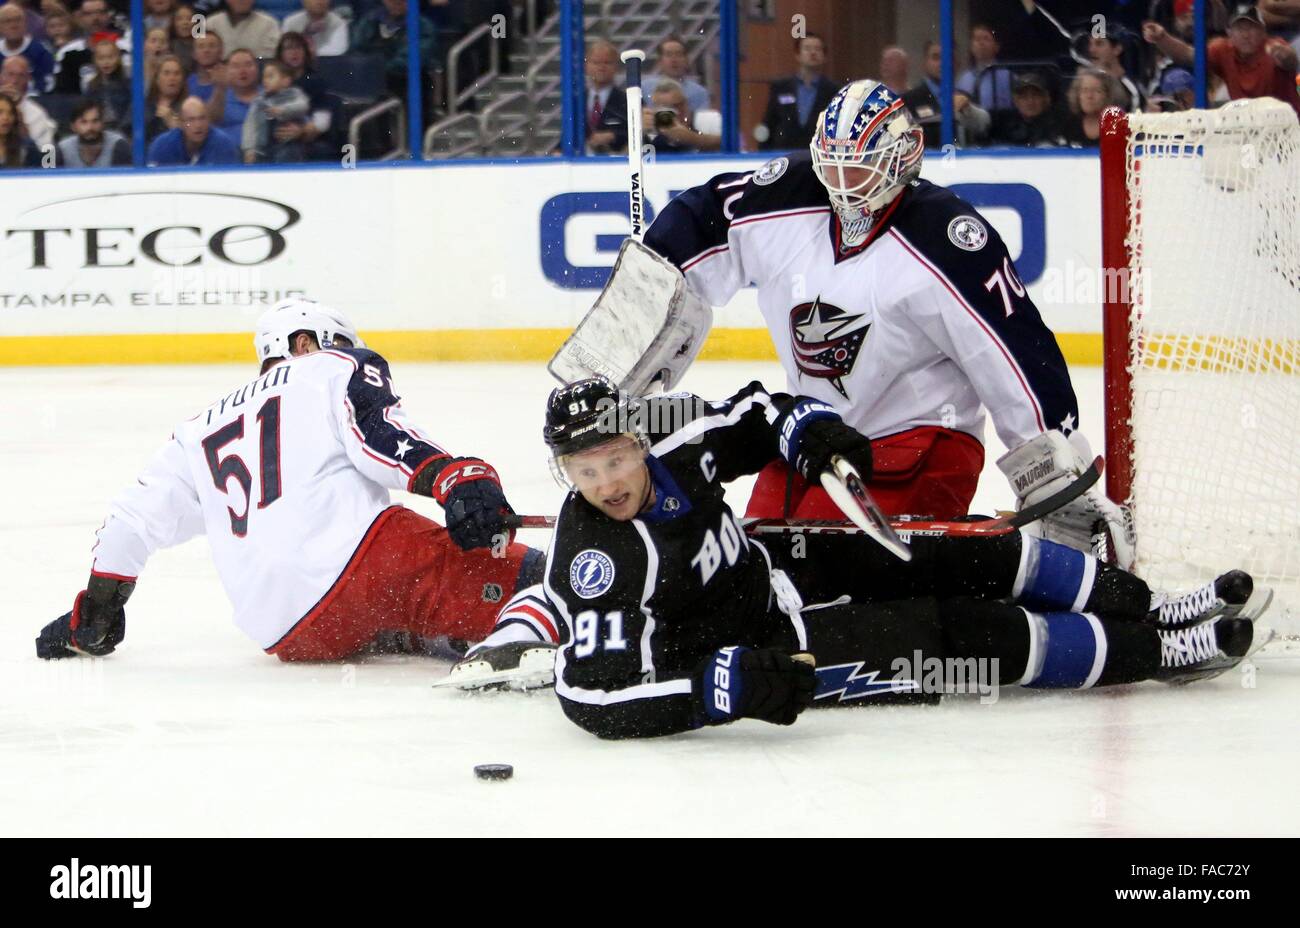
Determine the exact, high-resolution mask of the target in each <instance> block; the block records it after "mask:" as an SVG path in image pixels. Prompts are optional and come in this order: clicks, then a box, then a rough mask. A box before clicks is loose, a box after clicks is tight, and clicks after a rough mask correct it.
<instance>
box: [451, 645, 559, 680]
mask: <svg viewBox="0 0 1300 928" xmlns="http://www.w3.org/2000/svg"><path fill="white" fill-rule="evenodd" d="M554 683H555V645H553V644H543V643H541V642H535V641H512V642H510V643H509V644H503V645H498V646H497V647H489V648H479V649H478V650H477V651H475V652H474V653H473V654H471V655H469V656H467V657H465V658H464V660H461V661H459V662H457V663H456V664H455V665H454V666H453V667H452V668H451V671H450V672H449V673H448V674H447V676H446V678H445V679H443V680H439V681H438V682H437V683H435V684H433V685H434V686H435V687H439V688H441V687H452V688H454V689H458V690H466V691H470V690H536V689H542V688H543V687H547V686H552V685H553V684H554Z"/></svg>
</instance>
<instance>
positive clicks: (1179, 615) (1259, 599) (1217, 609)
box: [1148, 570, 1273, 628]
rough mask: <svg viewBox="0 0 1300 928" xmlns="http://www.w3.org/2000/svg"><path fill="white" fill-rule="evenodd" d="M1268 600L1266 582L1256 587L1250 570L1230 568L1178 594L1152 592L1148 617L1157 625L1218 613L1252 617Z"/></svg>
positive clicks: (1185, 623)
mask: <svg viewBox="0 0 1300 928" xmlns="http://www.w3.org/2000/svg"><path fill="white" fill-rule="evenodd" d="M1272 602H1273V591H1272V590H1271V589H1269V588H1268V587H1266V586H1262V587H1259V588H1258V589H1256V587H1255V581H1254V580H1252V579H1251V576H1250V574H1248V573H1246V572H1245V571H1244V570H1230V571H1228V572H1227V573H1226V574H1223V575H1222V576H1221V577H1219V578H1218V579H1217V580H1214V581H1213V582H1211V583H1207V584H1205V585H1204V586H1202V587H1198V588H1197V589H1195V590H1192V591H1191V592H1190V593H1184V594H1183V595H1182V596H1174V597H1169V596H1168V595H1167V594H1163V593H1157V594H1155V595H1154V596H1153V597H1152V608H1151V612H1150V613H1148V619H1149V620H1150V621H1151V622H1152V623H1153V624H1155V625H1156V626H1157V627H1159V628H1186V627H1187V626H1189V625H1194V624H1196V623H1197V622H1204V621H1205V620H1206V619H1213V618H1216V617H1218V616H1222V617H1224V618H1229V619H1231V618H1241V619H1251V620H1254V619H1256V618H1258V617H1259V616H1260V615H1262V614H1263V612H1264V610H1265V609H1267V608H1268V607H1269V604H1270V603H1272Z"/></svg>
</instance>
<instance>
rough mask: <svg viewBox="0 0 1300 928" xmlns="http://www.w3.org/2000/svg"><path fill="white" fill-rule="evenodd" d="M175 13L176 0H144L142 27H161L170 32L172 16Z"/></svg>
mask: <svg viewBox="0 0 1300 928" xmlns="http://www.w3.org/2000/svg"><path fill="white" fill-rule="evenodd" d="M175 13H176V0H144V29H145V32H149V31H150V30H152V29H162V30H163V31H164V32H168V33H170V32H171V29H172V16H173V15H174V14H175Z"/></svg>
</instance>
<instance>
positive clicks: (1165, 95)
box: [1147, 68, 1196, 113]
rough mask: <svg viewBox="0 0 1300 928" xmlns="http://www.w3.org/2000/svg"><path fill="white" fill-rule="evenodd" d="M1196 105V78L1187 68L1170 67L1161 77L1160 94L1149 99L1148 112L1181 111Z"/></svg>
mask: <svg viewBox="0 0 1300 928" xmlns="http://www.w3.org/2000/svg"><path fill="white" fill-rule="evenodd" d="M1195 105H1196V79H1195V78H1194V77H1193V76H1192V72H1191V71H1188V70H1187V69H1186V68H1170V69H1169V70H1167V71H1165V73H1164V76H1163V77H1162V78H1161V79H1160V94H1159V96H1156V97H1151V98H1149V99H1148V101H1147V112H1150V113H1179V112H1182V111H1184V110H1190V109H1191V108H1192V107H1194V106H1195Z"/></svg>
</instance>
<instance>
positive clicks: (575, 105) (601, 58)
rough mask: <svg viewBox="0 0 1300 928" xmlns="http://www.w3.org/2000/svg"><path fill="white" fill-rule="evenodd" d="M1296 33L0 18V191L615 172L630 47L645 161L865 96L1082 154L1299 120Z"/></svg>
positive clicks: (1034, 10)
mask: <svg viewBox="0 0 1300 928" xmlns="http://www.w3.org/2000/svg"><path fill="white" fill-rule="evenodd" d="M1094 7H1096V8H1105V9H1107V10H1109V12H1101V13H1094V12H1090V11H1091V10H1092V9H1093V8H1094ZM1289 9H1290V7H1289V6H1287V5H1284V4H1272V3H1270V4H1265V5H1262V6H1261V9H1260V10H1259V11H1253V10H1252V9H1251V8H1249V7H1234V8H1233V10H1232V11H1231V12H1229V10H1228V8H1227V7H1226V6H1225V4H1224V3H1223V2H1222V0H1154V2H1152V3H1150V4H1147V3H1111V4H1106V3H1091V4H1081V3H1077V2H1073V0H1047V2H1044V3H1038V2H1035V0H1014V2H1013V0H967V2H961V0H957V2H954V0H346V2H345V0H131V2H127V0H79V2H78V0H8V2H5V3H4V4H3V5H2V6H0V52H2V53H3V56H4V65H3V70H0V166H3V167H5V168H15V167H17V168H22V167H29V168H39V167H78V168H101V167H118V166H130V165H134V166H136V167H143V166H146V165H166V166H175V165H180V166H183V165H190V164H198V165H223V164H271V165H284V164H296V163H309V162H313V163H318V164H336V165H339V166H342V167H351V166H355V165H358V164H364V163H373V162H395V161H422V160H438V159H447V158H465V157H498V158H517V157H524V156H547V155H565V156H569V157H588V156H590V157H600V156H608V155H617V154H619V153H620V152H622V151H623V150H624V146H625V145H626V138H627V113H626V107H627V103H626V97H625V94H624V89H623V79H624V71H625V68H624V64H623V62H622V61H621V60H620V55H621V53H622V52H623V51H625V50H627V49H630V48H640V49H643V50H644V51H645V53H646V60H645V62H644V65H643V80H642V90H643V102H642V121H643V123H644V127H645V137H644V140H643V142H644V144H645V145H647V146H648V147H650V148H652V149H653V150H654V152H655V154H656V155H667V156H674V155H680V154H691V153H709V152H724V153H729V152H758V151H767V150H783V149H785V150H789V149H796V148H799V147H801V146H803V145H806V144H807V143H808V140H809V138H810V137H811V135H812V133H813V130H814V127H815V123H816V119H817V116H818V114H819V113H820V112H821V110H822V109H823V108H824V107H825V105H826V103H827V102H828V101H829V99H830V97H831V96H832V95H833V94H834V92H835V90H836V89H837V88H838V87H839V86H841V85H842V83H843V82H845V81H849V80H853V79H856V78H861V77H870V78H874V79H876V80H879V81H881V82H883V83H884V84H885V85H886V86H887V87H888V88H890V89H891V90H892V91H893V92H895V93H897V94H899V95H900V96H903V97H904V98H905V99H906V100H907V102H908V105H909V107H910V109H911V111H912V112H913V114H914V115H915V117H916V119H917V120H918V121H919V122H920V123H921V125H922V127H923V129H924V132H925V139H926V144H927V145H928V146H930V147H934V148H939V147H943V146H946V145H956V146H959V147H965V148H972V147H985V146H1008V145H1010V146H1032V147H1085V148H1086V147H1093V146H1095V145H1096V139H1097V136H1098V121H1099V120H1098V117H1099V114H1100V112H1101V110H1102V109H1104V108H1105V107H1106V106H1109V105H1118V106H1121V107H1124V108H1126V109H1129V110H1139V109H1141V110H1154V111H1159V110H1179V109H1187V108H1190V107H1192V106H1205V105H1211V106H1213V105H1218V104H1221V103H1223V102H1225V101H1227V100H1228V99H1230V98H1233V97H1239V96H1249V95H1252V94H1255V95H1259V94H1269V95H1272V96H1276V97H1279V98H1281V99H1283V100H1286V101H1287V102H1289V103H1291V105H1292V106H1294V107H1296V108H1297V110H1298V111H1300V97H1298V96H1297V94H1296V90H1295V86H1294V84H1295V71H1296V64H1295V62H1296V52H1297V49H1300V13H1294V14H1293V13H1290V12H1288V11H1289ZM1081 11H1082V12H1081ZM137 38H138V39H139V41H137ZM1261 74H1263V75H1264V78H1263V79H1261V77H1260V75H1261Z"/></svg>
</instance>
